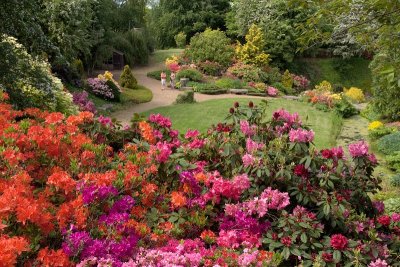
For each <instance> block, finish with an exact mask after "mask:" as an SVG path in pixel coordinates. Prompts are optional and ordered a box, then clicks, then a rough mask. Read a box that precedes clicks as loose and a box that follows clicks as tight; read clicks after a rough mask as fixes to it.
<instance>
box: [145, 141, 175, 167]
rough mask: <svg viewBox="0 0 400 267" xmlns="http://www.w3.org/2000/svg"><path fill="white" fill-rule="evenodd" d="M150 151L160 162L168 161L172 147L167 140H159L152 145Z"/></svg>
mask: <svg viewBox="0 0 400 267" xmlns="http://www.w3.org/2000/svg"><path fill="white" fill-rule="evenodd" d="M150 153H151V154H152V155H154V156H155V159H156V160H157V161H158V162H160V163H163V162H166V161H167V160H168V158H169V156H170V155H171V153H172V151H171V147H170V144H168V143H167V142H158V143H157V144H156V145H152V146H150Z"/></svg>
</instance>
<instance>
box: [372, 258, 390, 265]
mask: <svg viewBox="0 0 400 267" xmlns="http://www.w3.org/2000/svg"><path fill="white" fill-rule="evenodd" d="M388 266H389V264H388V263H387V262H386V261H385V260H381V259H377V260H376V261H373V262H371V263H370V264H369V265H368V267H388Z"/></svg>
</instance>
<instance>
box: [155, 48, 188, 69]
mask: <svg viewBox="0 0 400 267" xmlns="http://www.w3.org/2000/svg"><path fill="white" fill-rule="evenodd" d="M182 52H183V49H167V50H156V51H154V53H153V54H152V55H151V56H150V59H149V65H152V64H156V63H161V62H164V61H165V60H166V59H167V58H168V57H170V56H172V55H179V54H181V53H182Z"/></svg>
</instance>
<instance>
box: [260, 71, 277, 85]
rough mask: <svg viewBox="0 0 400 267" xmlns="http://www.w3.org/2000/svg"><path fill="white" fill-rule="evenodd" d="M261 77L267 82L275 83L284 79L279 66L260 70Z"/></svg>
mask: <svg viewBox="0 0 400 267" xmlns="http://www.w3.org/2000/svg"><path fill="white" fill-rule="evenodd" d="M259 76H260V79H261V81H262V82H264V83H266V84H274V83H277V82H280V81H281V80H282V74H281V73H280V72H279V69H278V68H274V67H271V68H268V69H267V70H266V71H260V73H259Z"/></svg>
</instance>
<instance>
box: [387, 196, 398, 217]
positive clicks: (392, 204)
mask: <svg viewBox="0 0 400 267" xmlns="http://www.w3.org/2000/svg"><path fill="white" fill-rule="evenodd" d="M383 203H384V204H385V211H386V213H388V214H391V213H400V197H396V198H389V199H387V200H385V201H384V202H383Z"/></svg>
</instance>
